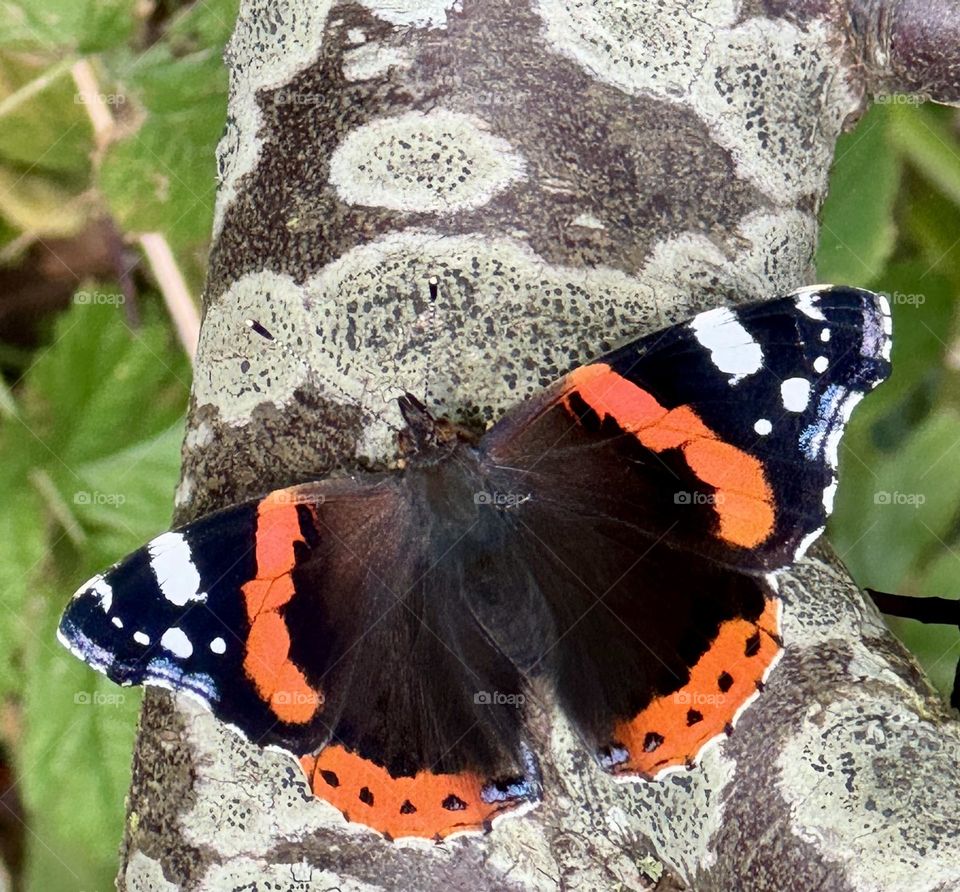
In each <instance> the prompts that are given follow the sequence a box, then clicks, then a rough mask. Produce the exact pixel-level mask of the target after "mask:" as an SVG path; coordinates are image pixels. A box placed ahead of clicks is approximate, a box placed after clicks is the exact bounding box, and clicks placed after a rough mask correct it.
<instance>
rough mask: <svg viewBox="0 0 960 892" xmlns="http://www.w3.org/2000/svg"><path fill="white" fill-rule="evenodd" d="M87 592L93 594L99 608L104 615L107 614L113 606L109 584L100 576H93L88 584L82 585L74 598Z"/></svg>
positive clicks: (111, 590)
mask: <svg viewBox="0 0 960 892" xmlns="http://www.w3.org/2000/svg"><path fill="white" fill-rule="evenodd" d="M87 592H93V594H95V595H96V596H97V597H98V598H99V599H100V607H101V609H102V610H103V612H104V613H109V612H110V608H111V607H112V606H113V589H112V588H110V583H109V582H107V580H106V579H104V578H103V577H102V576H94V577H93V579H91V580H90V581H89V582H86V583H84V584H83V585H82V586H81V587H80V588H79V589H77V591H76V593H75V594H74V597H75V598H76V597H77V596H78V595H85V594H86V593H87Z"/></svg>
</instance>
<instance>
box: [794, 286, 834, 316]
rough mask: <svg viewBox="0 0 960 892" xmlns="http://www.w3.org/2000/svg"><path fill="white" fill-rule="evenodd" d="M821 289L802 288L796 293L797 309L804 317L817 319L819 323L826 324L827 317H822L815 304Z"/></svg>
mask: <svg viewBox="0 0 960 892" xmlns="http://www.w3.org/2000/svg"><path fill="white" fill-rule="evenodd" d="M821 293H822V289H821V288H820V287H819V286H817V287H814V288H804V289H803V290H802V291H798V292H797V309H798V310H799V311H800V312H801V313H803V315H804V316H808V317H809V318H810V319H819V320H820V321H821V322H826V321H827V317H826V316H824V315H823V310H821V309H820V307H818V306H817V304H816V300H815V299H816V298H818V297H819V296H820V294H821Z"/></svg>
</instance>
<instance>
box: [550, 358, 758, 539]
mask: <svg viewBox="0 0 960 892" xmlns="http://www.w3.org/2000/svg"><path fill="white" fill-rule="evenodd" d="M567 381H568V382H569V385H570V386H569V390H568V391H567V392H566V394H565V397H564V404H565V406H566V407H567V411H569V412H570V414H572V415H575V412H574V410H573V408H572V407H571V405H570V396H571V395H572V394H573V393H577V394H578V395H579V396H580V398H581V399H582V400H583V401H584V402H585V403H586V404H587V405H588V406H589V407H590V408H591V409H593V411H594V412H596V413H597V415H598V416H599V417H600V418H601V420H602V419H605V418H611V419H612V420H613V421H614V422H616V424H617V425H618V426H619V427H620V428H621V429H622V430H624V431H626V432H627V433H631V434H633V435H634V436H635V437H636V438H637V439H638V440H639V441H640V442H641V443H643V445H644V446H646V447H647V448H648V449H652V450H653V451H654V452H662V451H663V450H665V449H680V450H681V452H682V453H683V457H684V459H685V460H686V462H687V465H688V467H689V468H690V470H691V471H693V473H694V474H695V475H696V476H697V477H698V478H699V479H700V480H702V481H703V482H704V483H706V484H707V485H708V486H711V487H713V489H714V491H715V495H716V498H715V499H714V502H713V508H714V510H715V511H716V513H717V519H718V520H719V523H720V530H719V534H720V538H722V539H724V540H726V541H727V542H730V543H731V544H733V545H739V546H742V547H743V548H753V547H755V546H757V545H759V544H760V543H761V542H763V541H764V540H765V539H767V537H768V536H769V535H770V534H771V533H772V532H773V528H774V519H775V515H774V509H773V494H772V492H771V490H770V486H769V484H768V483H767V479H766V476H765V475H764V473H763V465H762V464H761V463H760V462H759V461H758V460H757V459H756V458H754V457H753V456H752V455H749V454H748V453H746V452H744V451H743V450H742V449H737V447H735V446H732V445H730V444H729V443H725V442H724V441H723V440H721V439H720V438H719V437H718V436H717V435H716V434H715V433H714V432H713V431H712V430H711V429H710V428H709V427H707V426H706V425H705V424H704V423H703V421H701V420H700V417H699V416H698V415H697V413H696V412H694V411H693V409H691V408H690V407H689V406H678V407H677V408H675V409H667V408H665V407H664V406H662V405H660V403H659V402H657V400H656V399H655V398H654V397H653V396H652V395H651V394H649V393H647V391H645V390H644V389H643V388H642V387H638V386H637V385H636V384H633V383H632V382H630V381H628V380H627V379H626V378H624V377H623V376H622V375H619V374H617V372H615V371H614V370H613V369H611V368H610V366H608V365H606V364H605V363H594V364H593V365H586V366H581V367H580V368H578V369H575V370H574V371H573V372H571V373H570V374H569V375H568V376H567Z"/></svg>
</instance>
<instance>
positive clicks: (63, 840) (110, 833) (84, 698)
mask: <svg viewBox="0 0 960 892" xmlns="http://www.w3.org/2000/svg"><path fill="white" fill-rule="evenodd" d="M58 608H59V605H53V604H51V605H50V609H49V610H48V611H47V612H46V615H45V616H44V617H43V619H42V621H41V622H38V623H36V628H37V639H36V640H35V641H34V642H33V646H32V647H31V648H30V666H31V671H30V673H29V674H28V676H27V684H26V688H25V690H24V693H23V722H24V728H25V729H26V733H25V734H24V736H23V740H22V743H21V746H20V747H19V750H18V754H17V776H18V777H19V778H20V779H21V781H20V789H21V793H22V796H23V801H24V805H25V807H26V808H27V810H28V812H29V814H31V815H35V816H37V827H36V833H35V834H33V835H31V837H30V848H31V857H30V858H29V861H30V863H32V864H33V865H35V867H34V870H37V862H47V861H50V860H51V859H52V860H53V861H54V862H56V863H54V864H50V865H46V866H44V867H43V868H41V869H40V870H41V875H42V874H43V873H47V874H49V872H50V869H51V868H54V873H60V874H62V873H64V872H66V873H67V874H68V875H73V876H74V877H77V878H78V879H80V878H83V879H84V880H85V881H84V882H80V883H77V884H76V885H66V886H62V887H61V888H110V887H112V875H113V874H114V873H115V872H116V847H117V846H118V845H119V841H120V837H121V833H122V829H123V803H124V797H125V795H126V791H127V787H128V786H129V783H130V754H131V751H132V748H133V741H134V735H135V732H136V718H137V710H138V707H139V704H140V691H139V690H136V689H131V688H120V687H118V686H116V685H114V684H112V683H111V682H109V681H107V679H105V678H104V677H103V676H101V675H99V674H97V673H95V672H93V671H92V670H90V669H88V668H87V667H86V666H84V665H83V664H82V663H80V662H79V661H78V660H76V659H75V658H74V657H73V656H71V655H70V654H68V653H67V652H66V651H65V650H64V649H63V648H62V647H60V645H59V644H58V642H57V640H56V637H55V629H56V622H57V619H58V616H59V609H58ZM74 882H75V883H76V880H74ZM34 887H35V888H36V887H37V886H36V875H35V882H34ZM40 888H49V887H40Z"/></svg>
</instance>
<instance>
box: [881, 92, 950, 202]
mask: <svg viewBox="0 0 960 892" xmlns="http://www.w3.org/2000/svg"><path fill="white" fill-rule="evenodd" d="M890 111H891V126H890V128H889V136H890V141H891V143H892V145H893V146H895V147H896V149H897V150H898V151H899V152H901V153H902V155H903V157H904V158H906V159H907V160H908V161H909V162H910V164H912V165H913V166H914V167H915V168H916V170H917V171H918V172H919V173H921V174H922V175H923V176H924V177H926V178H927V179H928V180H929V181H930V182H931V183H932V184H934V185H935V186H936V187H937V189H939V190H940V192H941V193H942V194H943V195H945V196H946V197H947V198H949V199H950V200H951V201H952V202H953V203H954V204H956V205H960V164H958V162H957V140H956V137H955V136H953V134H952V133H951V132H950V129H949V126H948V125H946V124H945V123H944V122H943V121H941V120H940V118H939V115H938V114H937V112H935V111H934V110H933V109H930V108H926V107H917V106H908V105H898V106H895V107H893V108H891V110H890Z"/></svg>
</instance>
